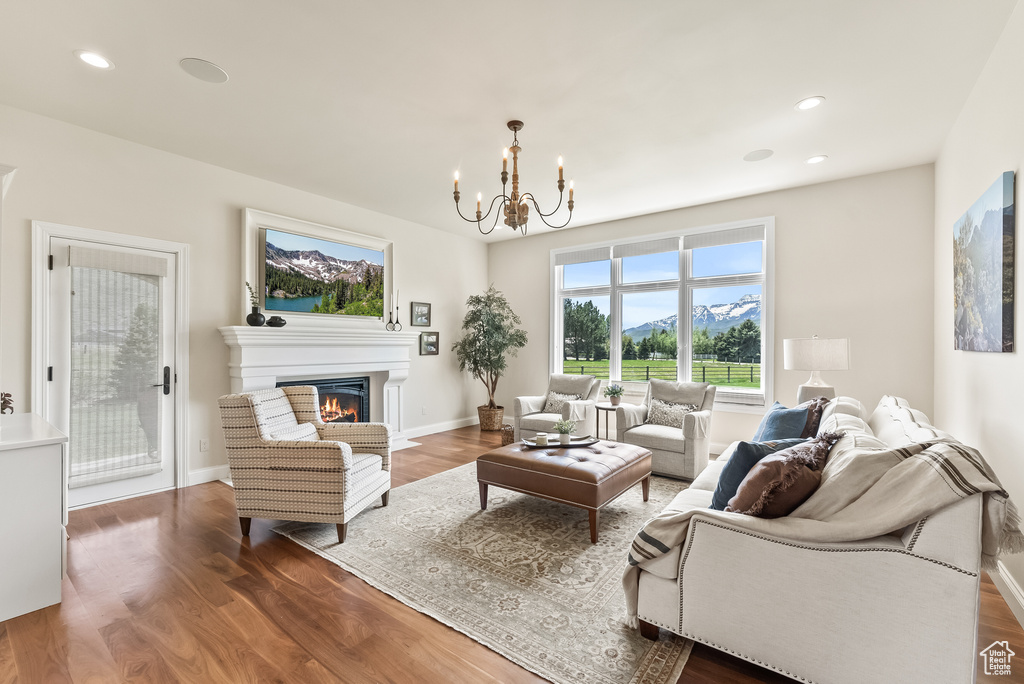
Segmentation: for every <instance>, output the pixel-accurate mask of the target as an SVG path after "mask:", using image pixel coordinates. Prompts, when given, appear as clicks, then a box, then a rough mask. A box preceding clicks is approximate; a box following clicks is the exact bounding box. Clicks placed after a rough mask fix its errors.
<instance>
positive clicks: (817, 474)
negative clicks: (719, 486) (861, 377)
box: [725, 432, 842, 518]
mask: <svg viewBox="0 0 1024 684" xmlns="http://www.w3.org/2000/svg"><path fill="white" fill-rule="evenodd" d="M841 437H842V435H839V434H836V433H834V432H825V433H822V434H820V435H818V437H817V438H815V439H813V440H810V441H807V442H803V443H802V444H797V445H796V446H791V447H789V448H788V449H783V450H782V451H778V452H776V453H774V454H772V455H770V456H767V457H765V458H763V459H761V460H760V461H758V462H757V463H756V464H755V465H754V467H753V468H751V469H750V472H749V473H747V476H746V477H745V478H743V482H741V483H740V486H739V487H738V488H737V489H736V495H735V496H734V497H732V499H730V500H729V505H728V506H726V507H725V510H726V511H727V512H729V513H743V514H745V515H753V516H757V517H759V518H781V517H782V516H784V515H789V514H790V513H792V512H793V511H794V510H796V509H797V507H798V506H800V504H802V503H803V502H804V501H806V500H807V498H808V497H810V495H811V494H813V493H814V490H816V489H817V488H818V484H819V483H820V482H821V469H822V468H824V467H825V461H826V460H827V459H828V452H829V450H830V449H831V448H832V446H833V445H834V444H835V443H836V442H838V441H839V439H840V438H841ZM730 460H731V459H730Z"/></svg>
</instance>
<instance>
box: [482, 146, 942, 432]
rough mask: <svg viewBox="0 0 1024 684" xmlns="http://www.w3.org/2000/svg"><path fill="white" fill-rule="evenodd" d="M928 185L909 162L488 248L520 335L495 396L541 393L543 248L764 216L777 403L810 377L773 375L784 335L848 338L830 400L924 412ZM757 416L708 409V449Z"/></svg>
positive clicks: (830, 375)
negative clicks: (520, 324) (771, 226)
mask: <svg viewBox="0 0 1024 684" xmlns="http://www.w3.org/2000/svg"><path fill="white" fill-rule="evenodd" d="M933 182H934V180H933V169H932V166H931V165H926V166H917V167H913V168H909V169H901V170H897V171H890V172H886V173H878V174H872V175H869V176H861V177H858V178H851V179H848V180H842V181H835V182H831V183H822V184H819V185H810V186H805V187H801V188H795V189H791V190H782V191H779V192H771V193H765V194H762V195H754V196H751V197H744V198H740V199H735V200H728V201H725V202H716V203H714V204H706V205H702V206H697V207H691V208H687V209H679V210H676V211H669V212H664V213H659V214H650V215H647V216H641V217H637V218H631V219H624V220H621V221H614V222H610V223H604V224H599V225H594V226H588V227H583V228H575V229H567V230H563V231H561V232H554V233H552V232H549V233H544V234H540V235H536V236H530V237H526V238H518V239H512V240H508V241H505V242H500V243H494V244H491V245H490V249H489V254H488V262H489V271H488V273H489V276H490V280H491V282H493V283H494V284H495V285H496V286H497V287H498V288H499V289H500V290H502V291H504V292H505V294H506V295H507V296H508V299H509V302H510V303H511V304H512V307H513V308H514V309H515V311H516V312H517V313H519V315H520V316H522V318H523V321H524V327H525V328H526V329H527V330H528V331H529V334H530V342H529V345H528V346H527V348H526V349H524V350H523V351H522V352H520V354H519V357H518V358H516V359H513V360H512V361H511V363H510V371H509V373H508V376H507V377H506V378H505V379H503V380H502V382H501V384H500V385H499V388H498V389H499V394H500V397H499V398H500V401H501V402H502V403H504V404H505V406H508V407H511V401H512V398H513V397H515V396H517V395H522V394H540V393H542V392H543V391H544V387H545V383H546V377H547V373H548V356H549V353H548V348H549V342H548V334H549V331H548V328H549V310H550V307H551V294H550V285H549V259H550V251H551V250H552V249H554V248H557V247H567V246H571V245H579V244H586V243H592V242H600V241H604V240H614V239H619V238H623V237H631V236H643V235H647V234H652V233H661V232H665V231H670V230H681V229H685V228H693V227H698V226H707V225H713V224H718V223H727V222H731V221H737V220H742V219H751V218H758V217H763V216H774V217H775V238H776V242H775V255H776V256H775V293H776V294H775V349H776V351H777V353H776V357H775V364H774V365H775V398H777V399H778V400H779V401H781V402H783V403H784V404H787V405H792V404H793V403H795V400H796V390H797V386H798V385H800V383H802V382H803V381H805V380H806V379H807V376H808V375H809V374H808V373H807V372H805V371H800V372H797V371H784V370H783V369H782V353H781V350H782V340H783V338H786V337H809V336H811V335H814V334H816V335H819V336H821V337H848V338H850V346H851V352H850V353H851V368H852V370H849V371H842V372H827V373H825V374H824V376H825V379H826V380H828V381H831V382H832V383H833V384H834V385H835V387H836V391H837V392H838V393H840V394H848V395H851V396H854V397H857V398H859V399H860V400H861V401H862V402H864V403H865V404H866V405H868V406H869V407H871V408H873V407H874V405H875V403H877V401H878V399H879V398H880V397H881V396H882V394H886V393H892V394H898V395H900V396H903V397H906V398H907V399H909V400H910V401H911V402H912V403H913V404H914V405H915V406H919V407H921V409H922V410H924V411H926V412H930V411H931V410H932V311H933V309H932V231H933V228H934V220H933V214H932V211H933V202H934V196H933ZM577 201H579V202H585V201H586V196H585V195H584V194H580V195H579V197H577ZM759 420H760V416H759V415H751V414H741V413H727V412H723V411H718V412H716V414H715V416H714V418H713V420H712V435H711V439H712V442H714V443H717V444H727V443H729V442H731V441H733V440H736V439H748V438H750V436H751V435H752V434H753V433H754V430H755V429H756V427H757V423H758V421H759Z"/></svg>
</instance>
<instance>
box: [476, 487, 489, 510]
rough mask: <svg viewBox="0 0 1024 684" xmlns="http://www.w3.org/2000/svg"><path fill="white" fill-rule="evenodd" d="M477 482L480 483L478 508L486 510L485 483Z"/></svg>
mask: <svg viewBox="0 0 1024 684" xmlns="http://www.w3.org/2000/svg"><path fill="white" fill-rule="evenodd" d="M477 484H479V485H480V510H481V511H486V510H487V483H486V482H479V483H477Z"/></svg>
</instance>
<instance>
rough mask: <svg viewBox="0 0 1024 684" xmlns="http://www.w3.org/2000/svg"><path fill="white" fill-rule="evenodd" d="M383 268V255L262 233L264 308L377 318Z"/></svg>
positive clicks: (380, 312) (380, 310)
mask: <svg viewBox="0 0 1024 684" xmlns="http://www.w3.org/2000/svg"><path fill="white" fill-rule="evenodd" d="M383 264H384V253H383V252H377V251H374V250H370V249H365V248H363V247H356V246H354V245H347V244H344V243H340V242H332V241H329V240H321V239H317V238H311V237H307V236H302V235H294V234H291V233H281V232H278V231H271V230H267V232H266V268H265V284H266V290H265V294H266V298H265V303H266V307H265V308H266V309H267V310H268V311H293V312H305V313H322V314H334V315H347V316H374V317H378V318H379V317H381V316H383V313H384V265H383Z"/></svg>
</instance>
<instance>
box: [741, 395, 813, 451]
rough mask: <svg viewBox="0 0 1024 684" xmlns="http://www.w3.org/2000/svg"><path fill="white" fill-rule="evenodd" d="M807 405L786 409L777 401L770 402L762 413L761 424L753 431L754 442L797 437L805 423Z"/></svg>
mask: <svg viewBox="0 0 1024 684" xmlns="http://www.w3.org/2000/svg"><path fill="white" fill-rule="evenodd" d="M808 410H809V409H808V407H807V406H796V407H794V408H791V409H788V408H786V407H785V406H783V405H782V404H780V403H779V402H775V403H774V404H772V407H771V408H770V409H768V413H766V414H764V418H762V419H761V424H760V425H758V426H757V432H755V433H754V439H753V440H752V441H754V442H770V441H772V440H775V439H791V438H793V437H799V436H800V435H801V434H802V433H803V431H804V426H805V425H806V424H807V411H808Z"/></svg>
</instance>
